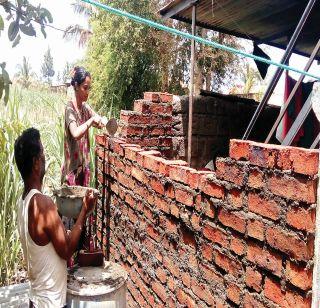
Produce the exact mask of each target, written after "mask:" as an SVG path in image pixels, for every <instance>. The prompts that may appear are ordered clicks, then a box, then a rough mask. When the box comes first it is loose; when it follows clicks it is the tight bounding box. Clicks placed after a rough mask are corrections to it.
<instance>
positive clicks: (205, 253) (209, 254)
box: [201, 244, 213, 261]
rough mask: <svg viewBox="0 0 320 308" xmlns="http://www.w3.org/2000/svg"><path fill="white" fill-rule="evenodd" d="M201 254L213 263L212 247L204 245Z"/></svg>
mask: <svg viewBox="0 0 320 308" xmlns="http://www.w3.org/2000/svg"><path fill="white" fill-rule="evenodd" d="M201 254H202V256H203V257H204V258H205V259H206V260H208V261H211V260H212V256H213V248H212V245H207V244H202V246H201Z"/></svg>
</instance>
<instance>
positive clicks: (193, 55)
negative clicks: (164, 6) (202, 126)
mask: <svg viewBox="0 0 320 308" xmlns="http://www.w3.org/2000/svg"><path fill="white" fill-rule="evenodd" d="M196 18H197V16H196V6H195V5H193V6H192V35H195V34H196ZM195 53H196V42H195V40H194V39H192V41H191V67H190V91H189V122H188V163H189V166H191V148H192V115H193V102H194V62H195Z"/></svg>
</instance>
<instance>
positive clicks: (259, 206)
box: [248, 193, 281, 220]
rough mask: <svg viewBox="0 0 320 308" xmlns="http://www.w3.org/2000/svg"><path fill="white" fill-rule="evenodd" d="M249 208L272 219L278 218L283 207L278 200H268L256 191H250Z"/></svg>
mask: <svg viewBox="0 0 320 308" xmlns="http://www.w3.org/2000/svg"><path fill="white" fill-rule="evenodd" d="M248 209H249V211H251V212H253V213H256V214H259V215H261V216H263V217H266V218H270V219H272V220H278V219H279V217H280V211H281V208H280V206H279V205H278V203H277V202H276V201H274V200H268V199H266V198H263V197H261V196H259V195H257V194H255V193H249V196H248Z"/></svg>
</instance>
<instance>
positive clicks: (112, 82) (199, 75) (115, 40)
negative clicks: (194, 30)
mask: <svg viewBox="0 0 320 308" xmlns="http://www.w3.org/2000/svg"><path fill="white" fill-rule="evenodd" d="M103 2H104V3H105V4H107V5H109V6H114V7H116V8H118V9H121V10H124V11H127V12H130V13H133V14H136V15H139V16H142V17H145V18H148V19H151V20H154V21H158V22H160V23H164V21H163V19H160V17H159V16H158V13H157V12H158V11H159V9H160V8H161V6H162V5H163V1H155V0H142V1H138V0H131V1H121V0H115V1H109V0H104V1H103ZM165 23H166V25H168V26H170V27H174V28H177V29H179V30H181V31H187V32H191V27H190V25H187V24H184V23H181V22H176V21H173V20H172V19H169V20H167V21H165ZM91 27H92V32H93V34H92V36H91V39H90V41H89V45H88V53H87V62H86V63H87V67H88V69H89V70H90V72H91V73H92V77H93V90H92V96H91V98H92V99H93V101H94V103H96V104H97V106H98V107H101V106H106V107H107V106H110V105H113V106H115V107H117V108H118V109H125V108H130V107H131V104H132V102H133V100H134V99H137V98H139V97H141V95H142V92H144V91H151V90H152V91H168V92H171V93H174V94H178V95H179V94H186V93H187V92H188V88H187V85H188V83H189V72H190V51H191V48H190V44H191V42H190V41H189V40H187V39H184V38H181V37H177V36H173V35H171V34H169V33H166V32H164V31H160V30H156V29H153V28H151V27H148V26H145V25H141V24H139V23H136V22H134V21H131V20H128V19H125V18H123V17H118V16H115V15H112V14H110V13H107V12H105V11H102V10H99V11H97V12H96V13H95V14H93V15H92V16H91ZM198 35H201V36H202V37H204V38H207V39H212V40H216V41H218V42H219V43H223V44H228V45H229V46H232V47H240V45H239V43H238V40H237V39H235V38H234V37H231V36H229V35H224V34H220V33H217V32H213V31H209V30H204V29H199V30H198ZM237 69H238V63H237V58H236V57H235V56H234V55H233V54H230V53H227V52H225V51H221V50H217V49H213V48H211V47H208V46H204V45H200V44H197V61H196V69H195V87H196V90H197V92H199V90H200V89H202V88H205V89H207V90H219V89H220V88H222V87H223V86H224V85H225V84H228V83H229V82H230V79H231V78H232V76H233V74H234V73H236V72H237Z"/></svg>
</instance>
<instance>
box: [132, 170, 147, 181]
mask: <svg viewBox="0 0 320 308" xmlns="http://www.w3.org/2000/svg"><path fill="white" fill-rule="evenodd" d="M131 175H132V176H133V177H134V178H135V179H137V180H138V181H139V182H141V183H145V184H147V183H148V178H147V177H146V174H145V173H144V171H143V170H141V169H138V168H137V167H132V170H131Z"/></svg>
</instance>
